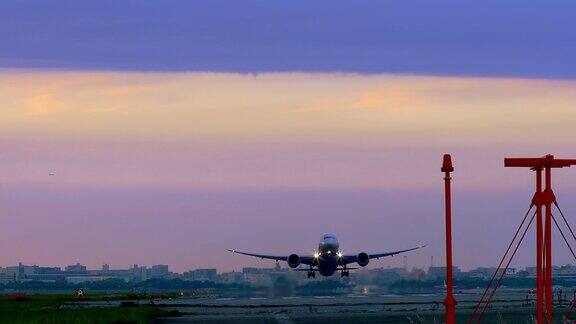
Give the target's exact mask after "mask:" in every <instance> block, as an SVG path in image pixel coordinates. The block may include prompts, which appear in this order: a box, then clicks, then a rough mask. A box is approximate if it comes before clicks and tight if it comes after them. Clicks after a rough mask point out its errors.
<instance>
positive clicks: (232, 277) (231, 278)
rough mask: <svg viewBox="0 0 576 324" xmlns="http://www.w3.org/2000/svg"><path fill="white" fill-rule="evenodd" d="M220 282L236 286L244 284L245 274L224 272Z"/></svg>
mask: <svg viewBox="0 0 576 324" xmlns="http://www.w3.org/2000/svg"><path fill="white" fill-rule="evenodd" d="M220 280H221V281H222V282H223V283H227V284H234V283H241V282H244V274H242V272H236V271H232V272H224V273H222V274H220Z"/></svg>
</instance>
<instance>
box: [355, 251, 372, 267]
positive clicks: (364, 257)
mask: <svg viewBox="0 0 576 324" xmlns="http://www.w3.org/2000/svg"><path fill="white" fill-rule="evenodd" d="M356 260H357V262H358V265H359V266H361V267H365V266H367V265H368V262H370V256H369V255H368V253H366V252H360V253H358V256H357V257H356Z"/></svg>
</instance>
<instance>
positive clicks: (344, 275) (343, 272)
mask: <svg viewBox="0 0 576 324" xmlns="http://www.w3.org/2000/svg"><path fill="white" fill-rule="evenodd" d="M340 277H341V278H343V277H350V270H342V272H340Z"/></svg>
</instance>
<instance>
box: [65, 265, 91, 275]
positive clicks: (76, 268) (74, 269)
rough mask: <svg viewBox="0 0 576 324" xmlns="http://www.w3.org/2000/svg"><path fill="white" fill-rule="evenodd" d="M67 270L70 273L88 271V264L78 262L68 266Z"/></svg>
mask: <svg viewBox="0 0 576 324" xmlns="http://www.w3.org/2000/svg"><path fill="white" fill-rule="evenodd" d="M66 272H69V273H86V266H84V265H81V264H80V263H76V264H74V265H69V266H66Z"/></svg>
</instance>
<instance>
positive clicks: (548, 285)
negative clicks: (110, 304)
mask: <svg viewBox="0 0 576 324" xmlns="http://www.w3.org/2000/svg"><path fill="white" fill-rule="evenodd" d="M547 157H552V156H551V155H548V156H547ZM552 158H553V157H552ZM545 171H546V187H545V189H544V204H545V207H546V222H545V225H544V226H545V229H546V231H545V233H544V245H545V248H546V250H545V252H544V253H545V258H546V259H545V272H544V286H545V287H544V292H545V300H546V321H547V322H548V323H552V303H553V299H552V298H553V296H552V203H553V202H554V200H555V199H554V194H553V192H552V179H551V177H552V170H551V168H550V165H546V166H545Z"/></svg>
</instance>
